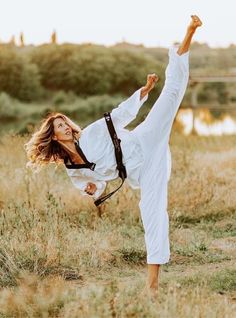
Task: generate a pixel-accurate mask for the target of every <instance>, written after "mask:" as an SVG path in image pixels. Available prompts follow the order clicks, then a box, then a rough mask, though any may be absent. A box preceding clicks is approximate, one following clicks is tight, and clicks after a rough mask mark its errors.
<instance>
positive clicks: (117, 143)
mask: <svg viewBox="0 0 236 318" xmlns="http://www.w3.org/2000/svg"><path fill="white" fill-rule="evenodd" d="M104 117H105V120H106V124H107V128H108V131H109V133H110V136H111V139H112V142H113V145H114V147H115V156H116V163H117V169H118V171H119V177H120V178H121V179H122V183H121V184H120V186H119V187H118V188H117V189H116V190H114V191H112V192H110V193H108V194H107V195H105V196H103V197H101V198H99V199H97V200H95V201H94V204H95V205H96V206H98V205H99V204H101V203H102V202H104V201H105V200H106V199H108V198H110V196H112V195H113V194H114V193H115V192H116V191H118V190H119V189H120V187H121V186H122V185H123V183H124V181H125V178H127V173H126V169H125V166H124V164H123V161H122V150H121V146H120V142H121V140H120V139H119V138H118V136H117V134H116V131H115V128H114V126H113V122H112V119H111V115H110V112H106V113H105V114H104Z"/></svg>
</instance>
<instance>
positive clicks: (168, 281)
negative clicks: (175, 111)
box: [0, 134, 236, 318]
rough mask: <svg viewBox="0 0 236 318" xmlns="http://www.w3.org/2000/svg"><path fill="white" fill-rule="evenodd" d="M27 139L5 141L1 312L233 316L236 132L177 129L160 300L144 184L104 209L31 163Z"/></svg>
mask: <svg viewBox="0 0 236 318" xmlns="http://www.w3.org/2000/svg"><path fill="white" fill-rule="evenodd" d="M26 138H27V137H20V136H3V137H2V139H1V141H0V158H1V162H0V179H1V188H0V286H1V289H0V317H1V318H3V317H70V318H71V317H180V318H182V317H194V318H195V317H230V318H231V317H234V316H235V312H236V273H235V267H234V266H235V261H236V252H235V251H236V248H235V244H236V241H235V237H236V212H235V208H236V196H235V188H236V187H235V186H236V174H235V167H236V164H235V163H236V149H234V147H235V137H222V138H217V137H207V138H206V137H197V136H191V137H184V136H181V135H178V134H175V135H174V136H172V139H171V145H172V155H173V170H172V178H171V181H170V184H169V214H170V241H171V261H170V262H169V263H168V264H166V265H164V266H162V268H161V275H160V290H159V297H158V299H157V300H156V301H155V302H153V301H152V300H151V299H150V298H149V297H148V295H146V294H145V293H142V289H143V287H144V284H145V279H146V265H145V263H146V253H145V246H144V238H143V235H144V233H143V228H142V223H141V220H140V216H139V210H138V202H139V191H138V190H136V191H133V190H131V189H129V188H128V186H127V185H125V186H124V187H123V188H122V189H121V190H120V191H119V193H117V194H116V195H115V196H114V197H113V198H112V199H110V200H108V201H107V203H106V204H105V205H104V206H103V208H102V218H99V217H98V214H99V211H98V210H97V208H96V207H95V206H94V205H93V203H92V201H91V200H90V199H89V198H87V199H86V198H84V197H81V196H80V195H79V194H78V192H77V190H76V189H75V188H73V186H72V184H70V181H69V180H68V178H67V176H66V173H65V171H64V170H63V167H59V168H58V169H57V170H55V169H54V167H53V166H50V167H47V168H46V169H44V170H43V171H41V172H40V173H39V174H36V175H34V174H32V172H30V171H28V170H27V169H26V167H25V163H26V158H25V154H24V151H23V143H24V141H25V140H26ZM109 187H111V188H112V187H113V185H112V184H111V185H109ZM108 190H109V189H108ZM100 212H101V211H100Z"/></svg>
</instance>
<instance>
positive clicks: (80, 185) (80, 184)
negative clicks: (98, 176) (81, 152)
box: [70, 176, 107, 200]
mask: <svg viewBox="0 0 236 318" xmlns="http://www.w3.org/2000/svg"><path fill="white" fill-rule="evenodd" d="M70 178H71V181H72V183H73V185H74V186H75V187H76V188H77V189H79V191H80V194H81V195H87V196H90V197H92V198H93V199H94V200H96V199H97V198H98V197H100V195H101V194H102V193H103V192H104V190H105V188H106V185H107V184H106V182H105V181H94V180H91V179H87V178H83V177H82V176H81V177H78V176H71V177H70ZM88 182H92V183H94V184H95V185H96V187H97V190H96V191H95V193H94V194H93V195H90V194H88V193H87V192H85V189H86V187H87V183H88Z"/></svg>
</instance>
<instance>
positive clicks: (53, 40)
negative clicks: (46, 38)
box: [51, 30, 57, 44]
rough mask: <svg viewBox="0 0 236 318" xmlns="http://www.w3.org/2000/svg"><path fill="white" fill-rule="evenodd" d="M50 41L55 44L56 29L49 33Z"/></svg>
mask: <svg viewBox="0 0 236 318" xmlns="http://www.w3.org/2000/svg"><path fill="white" fill-rule="evenodd" d="M51 43H52V44H57V33H56V31H55V30H54V31H53V33H52V35H51Z"/></svg>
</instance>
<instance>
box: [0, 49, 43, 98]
mask: <svg viewBox="0 0 236 318" xmlns="http://www.w3.org/2000/svg"><path fill="white" fill-rule="evenodd" d="M0 91H3V92H6V93H7V94H9V95H11V96H13V97H15V98H18V99H19V100H23V101H31V100H34V99H37V98H39V97H40V96H41V94H42V87H41V84H40V76H39V72H38V68H37V66H36V65H35V64H32V63H29V61H28V59H27V58H26V56H23V55H22V54H20V53H18V52H17V51H16V50H15V48H12V47H9V46H6V47H1V50H0Z"/></svg>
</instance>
